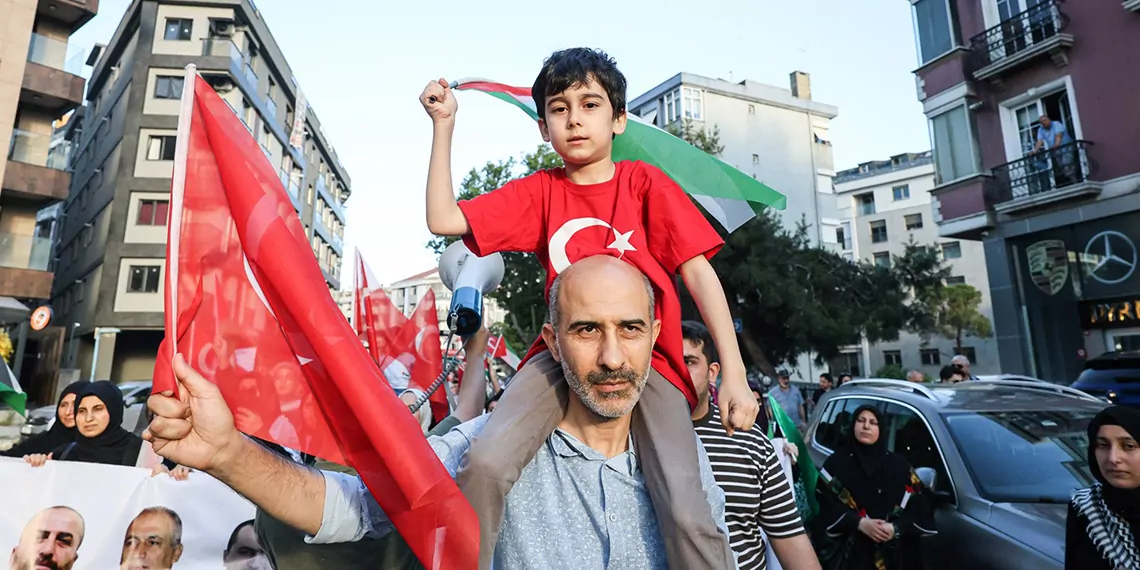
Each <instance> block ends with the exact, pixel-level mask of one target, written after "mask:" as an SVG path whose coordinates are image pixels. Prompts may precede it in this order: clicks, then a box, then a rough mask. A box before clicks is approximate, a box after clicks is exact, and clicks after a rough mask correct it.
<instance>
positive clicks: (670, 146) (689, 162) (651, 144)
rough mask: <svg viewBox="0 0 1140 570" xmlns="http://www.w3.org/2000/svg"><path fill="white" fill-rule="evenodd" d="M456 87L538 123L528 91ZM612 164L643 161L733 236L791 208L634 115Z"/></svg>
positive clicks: (471, 82) (475, 83) (467, 82)
mask: <svg viewBox="0 0 1140 570" xmlns="http://www.w3.org/2000/svg"><path fill="white" fill-rule="evenodd" d="M452 87H453V88H454V89H460V90H471V91H481V92H483V93H486V94H488V95H490V96H492V97H494V98H496V99H499V100H501V101H505V102H507V103H510V104H512V105H514V106H516V107H518V108H519V109H521V110H522V111H523V112H524V113H526V114H527V115H528V116H530V118H532V119H534V120H538V111H536V109H535V106H534V99H533V98H532V97H531V96H530V89H529V88H526V87H512V86H510V85H505V84H503V83H496V82H494V81H489V80H486V79H464V80H460V81H456V82H455V83H452ZM613 159H614V161H622V160H640V161H642V162H645V163H648V164H652V165H653V166H656V167H657V168H659V169H661V171H662V172H664V173H665V174H668V175H669V177H670V178H672V179H673V181H674V182H676V183H677V185H678V186H680V187H681V189H683V190H684V191H685V192H686V193H688V194H689V195H690V196H692V197H693V199H694V200H696V201H697V203H699V204H700V205H701V206H702V207H704V209H705V210H706V211H707V212H708V213H709V215H711V216H712V217H713V218H715V219H716V221H717V222H719V223H720V225H721V226H723V227H724V229H725V230H727V231H729V232H732V231H735V230H736V228H739V227H740V226H742V225H744V223H745V222H747V221H748V220H751V219H752V218H754V217H756V214H757V213H758V212H760V211H762V210H763V209H764V208H767V207H771V208H776V209H777V210H783V209H784V208H785V207H786V206H787V202H788V200H787V198H786V197H785V196H784V195H783V194H781V193H779V192H777V191H776V190H773V189H772V188H771V187H769V186H768V185H766V184H764V183H763V182H760V181H759V180H756V179H755V178H753V177H752V176H750V175H748V174H745V173H743V172H741V171H740V170H737V169H736V168H735V167H733V166H731V165H729V164H727V163H725V162H724V161H722V160H721V159H719V158H717V157H715V156H713V155H711V154H709V153H707V152H705V151H703V150H701V149H699V148H696V147H694V146H693V145H691V144H689V143H687V142H685V141H683V140H681V139H679V138H677V137H676V136H673V135H672V134H671V133H668V132H666V131H663V130H661V129H659V128H657V126H656V125H653V124H650V123H647V122H645V121H643V120H642V119H641V118H640V117H635V116H633V115H629V117H628V121H627V123H626V128H625V133H623V134H621V135H618V137H617V138H616V139H614V150H613Z"/></svg>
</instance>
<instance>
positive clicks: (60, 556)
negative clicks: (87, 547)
mask: <svg viewBox="0 0 1140 570" xmlns="http://www.w3.org/2000/svg"><path fill="white" fill-rule="evenodd" d="M85 532H86V529H85V524H84V522H83V517H82V516H80V514H79V513H78V512H77V511H76V510H75V509H73V508H71V507H63V506H59V507H50V508H47V509H44V510H42V511H40V512H38V513H36V514H35V516H33V517H32V520H30V521H28V524H27V526H25V527H24V531H23V532H22V533H21V534H20V543H19V544H18V545H17V546H16V548H13V549H12V555H11V557H10V558H9V560H8V565H9V567H10V568H12V569H13V570H34V569H35V568H52V569H54V570H70V569H71V567H72V566H74V565H75V561H76V559H78V558H79V552H78V551H79V546H80V545H81V544H83V535H84V533H85Z"/></svg>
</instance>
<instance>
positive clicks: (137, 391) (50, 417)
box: [20, 380, 151, 437]
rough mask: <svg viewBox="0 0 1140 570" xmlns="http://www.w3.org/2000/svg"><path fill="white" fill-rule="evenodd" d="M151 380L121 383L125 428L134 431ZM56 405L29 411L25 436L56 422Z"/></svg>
mask: <svg viewBox="0 0 1140 570" xmlns="http://www.w3.org/2000/svg"><path fill="white" fill-rule="evenodd" d="M150 389H151V381H150V380H146V381H140V382H124V383H122V384H119V390H120V391H121V392H122V393H123V403H124V404H125V406H124V408H123V423H122V426H123V429H125V430H127V431H132V430H134V429H135V424H136V423H137V422H138V421H139V415H141V414H142V413H143V410H144V409H146V399H147V398H149V397H150ZM55 411H56V406H54V405H52V406H40V407H38V408H35V409H33V410H29V411H28V415H27V421H26V422H25V423H24V425H23V427H21V428H20V434H21V435H23V436H24V437H31V436H33V435H38V434H41V433H43V432H45V431H47V430H49V429H51V426H52V425H53V424H55Z"/></svg>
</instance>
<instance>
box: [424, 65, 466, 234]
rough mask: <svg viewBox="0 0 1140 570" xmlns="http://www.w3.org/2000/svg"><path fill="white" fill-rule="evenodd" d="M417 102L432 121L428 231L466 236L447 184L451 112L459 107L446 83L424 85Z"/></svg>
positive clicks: (449, 176)
mask: <svg viewBox="0 0 1140 570" xmlns="http://www.w3.org/2000/svg"><path fill="white" fill-rule="evenodd" d="M420 103H422V104H423V106H424V110H426V111H427V113H428V115H429V116H430V117H431V120H432V127H433V131H432V143H431V160H430V162H429V163H428V179H427V225H428V231H430V232H431V233H433V234H435V235H439V236H461V235H464V234H466V233H467V231H468V227H467V218H466V217H464V216H463V211H462V210H460V209H459V205H458V204H457V203H456V201H455V189H454V188H453V187H452V185H451V139H452V138H453V135H454V134H455V112H456V111H457V110H458V109H459V105H458V103H457V102H456V100H455V94H454V93H453V92H452V91H451V88H450V87H448V84H447V81H446V80H443V79H440V80H439V81H433V82H431V83H428V85H427V87H425V88H424V92H423V93H422V94H421V95H420Z"/></svg>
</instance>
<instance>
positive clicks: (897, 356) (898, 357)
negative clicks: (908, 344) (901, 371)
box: [883, 350, 902, 366]
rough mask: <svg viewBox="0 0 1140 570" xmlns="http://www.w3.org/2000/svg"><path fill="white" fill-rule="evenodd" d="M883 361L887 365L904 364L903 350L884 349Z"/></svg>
mask: <svg viewBox="0 0 1140 570" xmlns="http://www.w3.org/2000/svg"><path fill="white" fill-rule="evenodd" d="M883 363H884V364H886V365H887V366H902V351H901V350H884V351H883Z"/></svg>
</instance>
